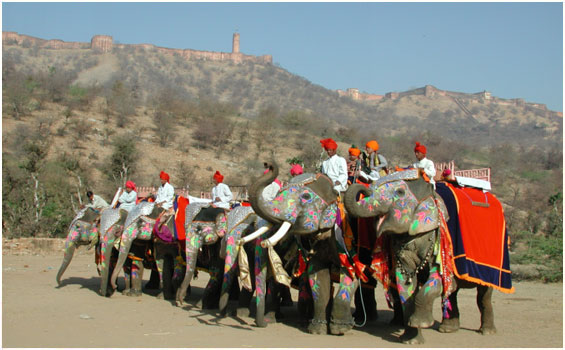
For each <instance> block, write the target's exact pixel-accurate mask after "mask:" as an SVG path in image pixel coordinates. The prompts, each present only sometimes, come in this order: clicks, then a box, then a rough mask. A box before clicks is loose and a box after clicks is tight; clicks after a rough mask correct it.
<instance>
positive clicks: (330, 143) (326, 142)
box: [320, 139, 337, 149]
mask: <svg viewBox="0 0 565 350" xmlns="http://www.w3.org/2000/svg"><path fill="white" fill-rule="evenodd" d="M320 143H321V144H322V147H324V149H337V143H335V141H334V140H332V139H323V140H320Z"/></svg>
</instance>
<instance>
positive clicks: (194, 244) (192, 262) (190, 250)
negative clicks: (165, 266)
mask: <svg viewBox="0 0 565 350" xmlns="http://www.w3.org/2000/svg"><path fill="white" fill-rule="evenodd" d="M201 243H202V238H200V236H197V237H194V239H193V238H192V237H189V236H188V235H187V237H186V273H185V275H184V279H183V280H182V284H181V286H180V287H179V289H177V295H176V304H177V306H182V304H183V301H184V298H185V297H186V291H187V290H188V286H189V285H190V282H191V281H192V277H193V276H194V272H195V271H196V259H197V258H198V251H199V249H200V246H201Z"/></svg>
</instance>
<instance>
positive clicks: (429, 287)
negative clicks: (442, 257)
mask: <svg viewBox="0 0 565 350" xmlns="http://www.w3.org/2000/svg"><path fill="white" fill-rule="evenodd" d="M414 283H416V281H414ZM441 288H442V286H441V276H440V275H439V273H438V267H435V266H434V267H433V268H432V269H431V270H430V274H429V277H428V280H427V281H426V282H425V283H424V284H423V285H422V286H420V287H418V289H417V290H416V292H415V294H416V297H415V300H414V304H415V305H414V313H413V314H412V315H411V316H410V318H409V319H408V326H410V327H415V328H429V327H431V326H433V324H434V316H433V305H434V300H435V299H436V298H438V297H439V296H440V295H441Z"/></svg>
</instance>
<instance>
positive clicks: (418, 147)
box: [414, 142, 427, 154]
mask: <svg viewBox="0 0 565 350" xmlns="http://www.w3.org/2000/svg"><path fill="white" fill-rule="evenodd" d="M414 152H420V153H422V154H426V152H427V150H426V146H424V145H421V144H420V142H416V147H414Z"/></svg>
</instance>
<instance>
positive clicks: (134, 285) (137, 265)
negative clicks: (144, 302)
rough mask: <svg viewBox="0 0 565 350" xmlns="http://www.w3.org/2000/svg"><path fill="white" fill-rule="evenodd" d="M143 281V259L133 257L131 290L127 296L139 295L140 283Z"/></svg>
mask: <svg viewBox="0 0 565 350" xmlns="http://www.w3.org/2000/svg"><path fill="white" fill-rule="evenodd" d="M142 282H143V260H141V259H139V260H138V259H135V260H132V262H131V290H130V291H129V292H128V293H127V294H126V295H127V296H133V297H140V296H141V294H142V292H141V284H142Z"/></svg>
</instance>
